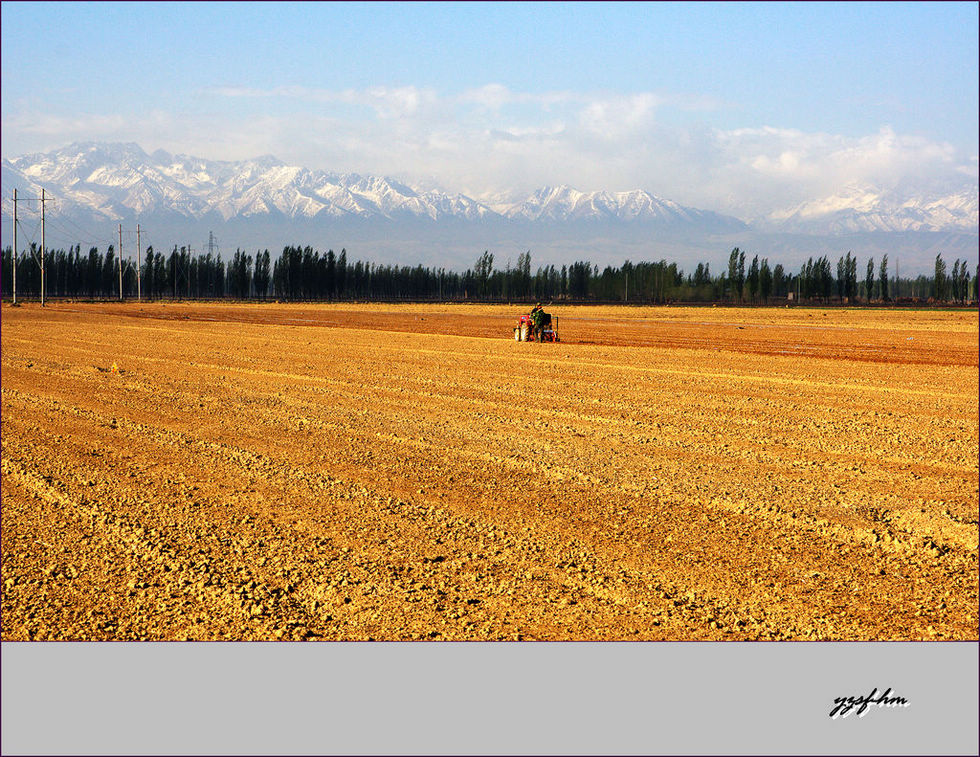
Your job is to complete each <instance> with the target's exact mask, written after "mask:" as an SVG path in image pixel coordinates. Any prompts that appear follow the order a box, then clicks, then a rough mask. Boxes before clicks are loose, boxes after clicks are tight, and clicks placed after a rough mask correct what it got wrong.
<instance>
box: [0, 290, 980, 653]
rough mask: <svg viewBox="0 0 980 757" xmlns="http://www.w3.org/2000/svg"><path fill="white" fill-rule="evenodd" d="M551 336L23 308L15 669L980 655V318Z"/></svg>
mask: <svg viewBox="0 0 980 757" xmlns="http://www.w3.org/2000/svg"><path fill="white" fill-rule="evenodd" d="M549 309H550V310H551V312H552V313H553V314H554V315H556V316H558V319H559V320H558V331H559V333H560V335H561V338H562V342H561V343H559V344H525V343H518V342H515V341H514V340H513V338H512V328H513V323H514V320H515V316H516V315H517V314H518V312H519V310H520V308H518V307H505V306H492V307H491V306H461V305H460V306H451V305H434V306H420V305H404V306H391V305H335V306H328V305H322V306H319V305H278V304H267V305H250V306H246V305H225V304H193V305H191V304H167V305H161V304H137V303H123V304H73V303H58V304H49V305H48V306H47V307H46V308H44V309H41V308H40V307H38V306H37V305H26V306H23V307H20V308H16V309H14V308H6V307H5V308H4V310H3V314H2V316H3V322H2V370H3V372H2V431H3V437H2V445H3V454H2V497H3V506H2V529H3V530H2V559H3V562H2V578H3V615H2V638H3V640H4V641H7V640H17V639H163V640H176V639H185V638H188V639H236V640H237V639H343V640H354V639H473V640H486V639H546V640H564V639H580V640H595V639H629V640H636V639H672V640H688V639H698V640H712V639H718V640H721V639H732V640H738V639H742V640H744V639H862V640H884V639H972V640H976V639H977V638H978V631H977V622H978V617H977V615H978V613H977V605H978V594H977V583H978V571H977V540H978V526H977V510H978V508H977V505H978V487H977V485H978V461H977V460H978V407H977V396H978V371H977V367H978V348H977V341H978V318H977V313H976V312H911V311H884V310H881V311H857V310H828V311H826V312H824V311H821V310H813V309H807V310H804V309H786V310H782V309H779V310H774V309H729V308H718V309H712V308H697V309H695V308H689V309H682V308H585V307H581V308H570V307H559V306H552V307H551V308H549ZM114 366H115V367H114Z"/></svg>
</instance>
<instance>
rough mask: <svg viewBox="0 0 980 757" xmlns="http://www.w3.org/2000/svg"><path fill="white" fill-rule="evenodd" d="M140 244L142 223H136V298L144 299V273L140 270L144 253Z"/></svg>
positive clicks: (140, 300)
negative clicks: (141, 256) (141, 257)
mask: <svg viewBox="0 0 980 757" xmlns="http://www.w3.org/2000/svg"><path fill="white" fill-rule="evenodd" d="M142 250H143V248H142V246H140V225H139V224H136V300H137V302H142V301H143V274H142V272H141V271H140V255H142V254H143V252H142Z"/></svg>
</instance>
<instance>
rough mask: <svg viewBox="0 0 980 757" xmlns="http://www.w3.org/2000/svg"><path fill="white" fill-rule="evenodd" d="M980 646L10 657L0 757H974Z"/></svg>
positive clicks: (154, 648)
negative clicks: (549, 756) (285, 756)
mask: <svg viewBox="0 0 980 757" xmlns="http://www.w3.org/2000/svg"><path fill="white" fill-rule="evenodd" d="M977 650H978V647H977V644H975V643H840V644H838V643H810V644H807V643H721V644H716V643H606V644H599V643H595V644H593V643H571V644H565V643H523V644H518V643H495V644H476V643H352V644H301V643H293V644H284V643H280V644H263V643H253V644H221V643H207V644H189V643H181V644H169V643H138V644H122V643H119V644H110V643H102V644H81V643H9V642H8V643H4V644H3V645H2V657H3V660H2V686H3V701H2V717H3V723H2V728H3V730H2V734H3V735H2V751H3V754H4V755H14V754H25V755H26V754H63V755H76V754H78V755H84V754H104V755H116V754H133V755H136V754H146V755H153V754H173V755H182V754H200V755H206V754H242V755H252V754H297V755H302V754H398V755H402V754H404V755H414V754H473V755H479V754H504V755H506V754H569V755H577V754H623V755H626V754H678V755H685V754H722V755H727V754H731V755H740V754H757V755H767V754H787V755H792V754H799V755H807V754H826V755H836V754H850V755H862V754H889V755H912V754H916V755H931V754H945V755H975V754H977V752H978V736H977V734H978V717H977V712H978V709H980V707H978V673H977V670H978V654H977ZM838 698H850V699H848V700H846V701H845V700H843V699H842V701H841V702H839V703H835V700H836V699H838ZM864 698H870V701H871V703H870V704H866V706H865V707H864V712H863V714H861V715H858V714H857V712H858V710H859V709H860V704H861V702H863V701H864ZM901 700H904V704H903V702H902V701H901ZM848 702H850V703H851V705H852V707H851V709H850V710H849V711H848V712H846V713H844V714H843V716H840V715H839V716H838V717H836V718H831V717H830V713H831V711H832V710H833V709H834V708H835V706H837V704H840V707H838V709H839V710H842V709H844V708H845V707H846V706H847V704H848Z"/></svg>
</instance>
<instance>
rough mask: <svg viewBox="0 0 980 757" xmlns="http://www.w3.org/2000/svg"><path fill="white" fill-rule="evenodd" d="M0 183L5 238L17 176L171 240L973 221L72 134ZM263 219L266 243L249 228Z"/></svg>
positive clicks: (934, 201) (93, 216)
mask: <svg viewBox="0 0 980 757" xmlns="http://www.w3.org/2000/svg"><path fill="white" fill-rule="evenodd" d="M2 184H3V188H2V191H3V197H2V199H3V215H4V217H5V218H4V224H5V232H4V234H5V239H4V243H7V240H8V239H9V232H8V231H7V228H8V227H9V225H10V224H9V219H10V216H11V209H12V200H11V196H12V190H13V189H14V188H16V189H18V190H19V192H20V193H21V196H39V193H40V191H41V189H42V188H43V189H44V190H45V191H46V192H47V193H48V194H49V195H51V196H53V197H54V202H53V203H52V204H51V205H50V206H49V208H48V212H49V213H50V214H51V217H53V218H59V217H61V218H66V219H69V220H70V221H72V222H73V223H74V224H75V225H76V227H79V228H85V229H92V228H101V229H104V228H105V227H106V226H109V227H110V228H111V227H112V225H113V224H115V223H117V222H124V223H131V222H134V221H138V220H139V221H144V222H150V223H151V224H152V223H155V224H156V226H157V228H158V229H161V228H166V229H168V230H173V232H174V234H175V235H177V234H183V235H184V236H176V238H178V239H184V238H187V236H186V234H188V233H194V234H197V233H199V231H200V230H201V229H205V228H213V229H215V230H218V231H219V233H221V231H220V230H221V229H222V226H223V227H224V229H226V230H229V234H228V235H227V236H230V237H235V236H236V234H237V236H239V237H241V238H242V239H243V241H244V243H245V244H246V245H248V244H251V242H252V241H253V240H254V241H255V244H270V242H269V241H268V240H272V241H271V244H275V243H276V241H277V239H276V237H278V241H280V242H282V241H287V239H288V240H293V239H295V237H293V236H292V235H293V234H294V233H296V232H297V231H298V230H300V231H303V232H307V231H312V232H315V233H317V234H318V235H322V234H321V232H323V231H324V230H329V231H331V232H338V233H339V231H338V230H342V231H343V234H344V236H345V238H347V237H352V238H355V237H356V238H367V237H364V236H363V234H364V233H367V231H366V230H367V229H371V230H373V232H372V233H374V234H375V235H376V236H377V238H379V239H380V238H382V237H383V238H385V239H391V238H393V235H395V236H397V235H398V234H401V235H402V236H401V238H402V240H403V241H404V242H406V243H407V244H408V245H409V246H411V244H413V243H416V244H418V245H420V247H424V246H425V245H426V244H427V243H428V241H429V240H430V239H431V238H432V237H431V235H432V234H436V235H438V234H439V233H442V231H444V230H450V231H451V234H449V233H447V235H445V236H444V237H442V238H443V240H447V239H450V238H452V239H453V240H454V241H455V242H458V243H459V244H464V243H465V244H467V245H469V244H471V243H472V244H473V245H478V246H482V245H484V244H491V243H492V242H493V240H494V239H503V238H505V237H506V238H508V239H513V240H516V241H515V244H518V245H520V244H523V241H521V240H523V239H525V238H527V239H534V240H537V242H538V243H540V242H542V241H543V240H546V239H551V238H553V237H554V235H555V234H558V235H561V234H565V235H566V237H567V238H570V239H571V238H573V237H574V235H581V234H582V233H584V232H583V230H585V232H587V233H589V234H591V235H592V236H593V237H594V238H596V239H601V240H603V241H607V240H611V239H614V238H615V237H617V235H619V236H624V235H625V236H627V237H630V238H631V240H632V242H633V243H637V240H646V241H649V240H650V239H651V236H650V234H651V233H653V232H656V233H657V234H659V235H660V237H661V238H664V237H665V236H666V235H674V237H675V238H679V236H678V235H683V236H684V237H685V239H686V240H687V241H686V244H688V247H689V248H692V249H693V248H696V247H700V248H704V246H705V245H707V244H709V243H710V244H711V245H715V244H722V242H721V241H716V240H722V239H726V240H727V239H729V238H731V239H735V240H736V241H735V242H734V243H737V240H738V238H739V235H742V237H743V238H745V235H746V234H763V235H770V236H772V235H781V237H780V239H781V241H780V244H781V245H782V247H783V248H784V249H785V248H786V244H785V237H786V235H804V236H809V237H811V238H813V237H814V236H815V235H822V236H828V235H829V236H834V235H838V236H840V235H847V234H855V233H869V232H872V233H881V232H887V233H891V234H895V233H908V232H923V233H932V234H935V233H944V234H947V235H949V234H955V235H957V238H958V239H960V238H961V237H963V235H966V237H967V238H968V239H967V241H966V242H963V241H962V240H960V241H958V242H957V244H959V245H960V246H961V247H962V246H964V245H965V246H966V247H969V245H970V243H971V242H970V241H969V238H970V237H973V238H975V237H976V235H977V226H978V221H977V219H978V200H977V188H976V186H975V185H973V186H970V185H969V184H966V185H964V186H965V188H963V187H961V188H954V190H953V191H949V192H933V193H931V194H922V193H920V194H916V193H915V192H913V191H908V190H905V191H897V190H894V189H893V190H890V191H885V190H883V189H881V188H876V187H871V186H852V187H845V188H842V189H841V190H840V191H839V192H837V193H835V194H834V195H832V196H830V197H825V198H816V199H813V200H809V201H807V202H803V203H801V204H798V205H795V206H792V207H787V208H785V209H783V210H780V211H777V212H774V213H771V214H769V215H767V216H765V217H764V218H754V219H745V220H743V219H738V218H735V217H732V216H730V215H723V214H721V213H716V212H712V211H709V210H702V209H697V208H691V207H686V206H683V205H680V204H678V203H676V202H673V201H671V200H668V199H664V198H661V197H657V196H656V195H654V194H651V193H650V192H647V191H644V190H641V189H635V190H631V191H621V192H610V191H580V190H577V189H574V188H572V187H569V186H565V185H560V186H555V187H546V188H542V189H539V190H537V191H535V192H532V193H531V194H530V195H527V196H517V197H514V195H512V194H511V195H504V196H505V197H507V198H508V199H507V200H506V201H504V200H502V199H501V196H497V197H486V198H473V197H468V196H466V195H464V194H459V193H451V192H446V191H441V190H438V189H432V188H422V186H421V185H419V186H410V185H409V184H408V183H405V182H403V181H399V180H396V179H393V178H390V177H382V176H363V175H359V174H354V173H330V172H326V171H319V170H311V169H308V168H302V167H298V166H289V165H286V164H285V163H283V162H282V161H280V160H278V159H276V158H274V157H272V156H269V155H267V156H263V157H259V158H255V159H253V160H243V161H234V162H231V161H214V160H207V159H204V158H198V157H191V156H187V155H171V154H169V153H167V152H164V151H162V150H158V151H156V152H153V153H151V154H148V153H146V152H145V151H144V150H143V149H141V148H140V147H139V146H138V145H136V144H131V143H130V144H105V143H94V142H89V143H77V144H73V145H70V146H68V147H65V148H62V149H58V150H54V151H52V152H48V153H37V154H30V155H23V156H20V157H16V158H12V159H6V158H5V159H3V161H2ZM244 229H247V230H248V233H247V234H246V233H245V232H244V231H241V230H244ZM379 229H381V231H379ZM491 229H492V230H493V233H490V232H489V231H488V230H491ZM232 230H238V231H241V233H238V231H235V233H231V231H232ZM406 230H408V231H406ZM461 230H464V231H462V232H461ZM260 231H261V232H262V233H263V234H264V235H265V240H266V241H263V239H259V238H257V237H258V236H261V234H260V233H259V232H260ZM205 233H206V232H205ZM358 234H362V236H361V237H358V236H357V235H358ZM352 235H353V236H352ZM378 235H380V236H378ZM494 235H496V236H494ZM501 235H503V236H501ZM549 235H550V236H549ZM575 238H584V237H581V236H579V237H575ZM246 240H247V241H246ZM811 244H812V239H811ZM722 246H724V245H723V244H722ZM556 249H557V248H556ZM637 254H646V253H642V252H641V253H637Z"/></svg>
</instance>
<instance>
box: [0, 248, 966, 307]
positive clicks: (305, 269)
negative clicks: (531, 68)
mask: <svg viewBox="0 0 980 757" xmlns="http://www.w3.org/2000/svg"><path fill="white" fill-rule="evenodd" d="M13 262H14V255H13V250H12V249H11V248H10V247H7V248H6V249H5V250H4V251H3V256H2V286H3V294H4V296H5V297H9V296H10V294H11V291H12V289H13ZM746 263H747V264H746ZM44 265H45V296H46V297H67V298H75V299H79V298H87V299H115V298H119V297H120V296H121V297H122V298H124V299H132V298H134V297H136V296H137V295H139V296H140V297H142V298H144V299H148V300H157V299H226V298H227V299H236V300H251V299H255V300H268V299H275V300H287V301H297V300H305V301H334V300H339V301H343V300H406V301H408V300H415V301H425V300H432V301H483V302H509V301H529V300H548V301H552V300H562V301H569V302H624V303H651V304H660V303H670V302H692V303H697V302H704V303H707V302H718V303H734V304H767V303H772V302H786V301H788V300H792V301H799V302H814V303H824V304H829V303H833V302H840V303H845V302H847V303H855V302H864V303H867V302H893V301H896V300H904V301H909V300H913V301H920V302H929V301H932V302H948V303H965V302H973V301H975V300H976V299H977V275H980V268H978V270H977V271H976V272H973V273H971V271H970V269H969V267H968V264H967V261H965V260H959V259H957V260H956V261H955V262H954V263H953V266H952V269H951V270H950V269H947V265H946V262H945V261H944V260H943V257H942V254H938V255H937V256H936V262H935V270H934V274H933V276H931V277H927V276H923V275H919V276H917V277H916V278H914V279H913V278H905V279H900V278H898V277H897V276H891V275H890V274H889V268H888V256H887V255H883V256H882V257H881V259H880V260H879V261H877V262H876V261H875V260H874V259H873V258H870V259H868V260H867V261H866V266H865V267H864V268H863V269H862V275H861V276H859V275H858V270H859V269H858V259H857V257H856V256H855V255H852V254H851V252H850V251H848V252H847V253H846V254H845V255H842V256H840V257H839V258H838V260H837V261H836V265H835V264H834V263H832V262H831V259H830V258H829V257H828V256H826V255H825V256H822V257H818V258H813V257H811V258H809V259H808V260H807V261H806V262H805V263H804V264H803V265H802V266H801V267H800V270H799V271H798V272H790V271H788V270H786V269H785V268H784V266H783V265H782V264H781V263H775V264H770V261H769V259H768V258H761V259H760V257H759V256H758V255H754V256H753V257H752V258H751V260H748V262H747V255H746V253H745V252H744V251H743V250H740V249H739V248H738V247H736V248H735V249H733V250H732V252H731V254H730V255H729V259H728V266H727V268H726V269H725V270H722V271H720V272H718V273H717V275H716V274H715V273H714V272H712V271H711V268H710V265H709V264H708V263H698V264H697V266H696V267H695V269H694V270H693V271H691V272H689V273H686V274H685V272H684V271H683V270H681V269H680V268H678V266H677V264H676V263H673V262H668V261H666V260H660V261H656V262H653V261H646V262H637V263H633V262H630V261H629V260H626V261H625V262H624V263H623V264H622V265H621V266H618V267H614V266H606V267H604V268H603V269H601V270H600V268H599V266H597V265H593V264H592V263H590V262H589V261H587V260H580V261H576V262H574V263H570V264H566V265H562V266H560V267H558V266H555V265H545V266H539V267H537V268H536V269H534V270H533V271H532V267H531V252H530V250H529V251H527V252H524V253H521V254H520V255H518V257H517V263H516V265H513V266H512V265H511V264H510V261H508V262H507V264H506V265H505V267H504V268H502V269H501V268H499V267H495V265H494V255H493V254H492V253H491V252H489V251H484V252H483V253H482V254H481V255H480V256H479V257H478V258H477V260H476V262H475V263H474V265H473V266H472V267H471V268H468V269H467V270H465V271H463V272H457V271H452V270H447V269H445V268H432V267H426V266H422V265H416V266H398V265H378V264H375V263H371V262H365V261H361V260H357V261H354V262H351V261H350V260H348V257H347V250H346V249H342V250H341V251H340V253H339V254H335V253H334V251H333V250H328V251H327V252H326V253H323V254H321V253H320V252H319V251H318V250H314V249H313V248H312V247H310V246H305V247H300V246H286V247H284V248H283V250H282V253H281V254H280V255H279V256H278V257H276V258H275V259H274V260H273V258H272V256H271V255H270V253H269V250H263V251H257V252H256V253H255V254H254V255H250V254H248V253H246V252H243V251H242V250H241V249H238V250H236V251H235V253H234V255H233V256H232V257H231V259H230V260H227V261H225V260H222V257H221V254H220V253H219V254H212V253H207V254H198V255H194V254H192V253H191V252H190V251H189V250H188V249H187V248H186V247H177V246H175V247H174V248H173V249H172V250H170V251H169V252H166V253H164V252H157V251H155V250H154V249H153V248H152V247H148V248H147V250H146V252H145V254H144V255H143V258H142V259H141V260H140V261H139V263H138V264H137V263H136V262H134V261H133V260H132V259H125V260H122V261H120V260H119V259H118V257H117V255H116V253H115V250H114V248H113V246H112V245H109V247H108V248H107V249H106V251H105V253H102V252H100V250H99V249H98V248H97V247H92V248H90V249H89V251H88V254H86V255H82V252H81V246H80V245H75V246H73V247H69V248H68V250H64V249H59V250H48V251H47V252H46V254H45V261H44ZM120 269H121V270H120ZM120 279H121V292H120ZM40 291H41V269H40V254H39V252H38V250H37V248H36V246H35V245H31V248H30V249H29V250H26V251H23V252H21V254H20V255H18V256H17V294H18V297H21V296H23V297H27V298H36V297H39V296H40Z"/></svg>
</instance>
